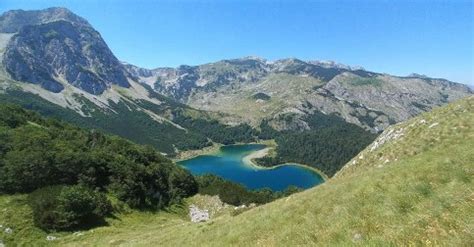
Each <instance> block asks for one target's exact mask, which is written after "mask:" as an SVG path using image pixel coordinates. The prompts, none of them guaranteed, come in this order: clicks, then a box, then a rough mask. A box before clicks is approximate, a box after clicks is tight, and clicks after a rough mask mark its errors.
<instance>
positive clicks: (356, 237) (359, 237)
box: [352, 233, 362, 241]
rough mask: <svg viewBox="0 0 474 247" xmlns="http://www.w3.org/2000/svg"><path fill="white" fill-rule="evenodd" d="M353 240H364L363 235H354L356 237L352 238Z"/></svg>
mask: <svg viewBox="0 0 474 247" xmlns="http://www.w3.org/2000/svg"><path fill="white" fill-rule="evenodd" d="M352 240H354V241H360V240H362V234H360V233H356V234H354V236H353V237H352Z"/></svg>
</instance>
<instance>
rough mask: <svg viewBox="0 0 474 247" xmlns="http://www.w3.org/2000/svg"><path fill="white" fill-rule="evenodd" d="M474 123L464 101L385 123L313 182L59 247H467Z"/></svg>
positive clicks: (106, 230) (471, 105)
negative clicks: (215, 213) (341, 164)
mask: <svg viewBox="0 0 474 247" xmlns="http://www.w3.org/2000/svg"><path fill="white" fill-rule="evenodd" d="M473 123H474V97H469V98H466V99H463V100H460V101H457V102H454V103H451V104H449V105H448V106H446V107H442V108H437V109H434V110H433V111H432V112H429V113H424V114H421V115H420V116H419V117H416V118H413V119H411V120H409V121H407V122H403V123H400V124H397V125H394V126H391V127H389V128H388V129H387V130H385V132H384V133H383V134H382V135H381V136H380V137H379V138H378V139H377V140H376V141H375V142H374V143H373V144H372V145H371V146H369V147H368V148H367V149H365V150H364V151H363V152H361V153H360V154H359V155H358V156H356V157H355V158H354V159H353V160H352V161H351V162H349V163H348V165H347V166H346V168H345V169H343V170H342V171H341V172H340V173H339V174H338V175H337V176H336V177H335V178H333V179H330V180H329V181H327V182H326V183H324V184H323V185H320V186H318V187H316V188H313V189H310V190H307V191H304V192H301V193H298V194H295V195H292V196H290V197H288V198H283V199H281V200H278V201H275V202H273V203H270V204H267V205H264V206H260V207H257V208H255V209H251V210H249V211H247V212H244V213H242V214H239V215H237V216H229V215H227V216H221V217H218V218H216V219H214V220H212V221H210V222H208V223H202V224H195V223H191V222H186V220H184V219H183V218H181V217H177V216H170V215H165V214H160V215H157V216H151V215H147V216H145V215H143V216H140V215H134V216H133V217H127V216H123V219H122V220H123V222H124V223H123V224H122V223H120V222H113V223H112V225H111V226H110V227H103V228H99V229H96V230H95V231H94V232H90V233H89V232H88V233H85V235H83V236H80V237H77V236H74V235H68V236H64V237H62V239H61V240H60V244H61V245H71V246H75V245H84V244H89V245H90V244H95V245H107V244H113V243H120V244H123V245H128V244H133V245H137V246H149V245H160V246H181V245H201V246H202V245H206V246H223V245H240V246H288V245H318V246H328V245H354V244H355V245H362V246H364V245H374V246H379V245H435V246H472V244H473V243H474V238H473V234H472V230H473V229H474V217H473V215H474V208H473V207H472V200H473V194H472V188H473V187H474V181H473V179H472V177H473V176H474V173H473V170H472V168H473V164H474V153H473V152H472V150H473V148H474V141H473V140H474V125H473ZM139 219H141V220H139ZM142 222H145V223H142Z"/></svg>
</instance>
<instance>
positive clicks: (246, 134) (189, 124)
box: [173, 110, 258, 145]
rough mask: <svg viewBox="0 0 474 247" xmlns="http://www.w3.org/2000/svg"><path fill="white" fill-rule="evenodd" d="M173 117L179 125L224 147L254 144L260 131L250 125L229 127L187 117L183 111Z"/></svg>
mask: <svg viewBox="0 0 474 247" xmlns="http://www.w3.org/2000/svg"><path fill="white" fill-rule="evenodd" d="M173 115H174V118H173V121H175V122H176V123H178V124H179V125H181V126H183V127H185V128H187V129H190V130H193V131H194V132H197V133H200V134H202V135H203V136H206V137H208V138H210V139H211V140H212V141H214V142H218V143H222V144H224V145H229V144H234V143H237V142H252V141H255V140H256V137H257V135H258V131H257V130H255V129H254V128H252V127H251V126H250V125H248V124H240V125H237V126H227V125H224V124H221V123H219V122H218V121H217V120H207V119H202V118H192V117H189V116H186V115H185V114H184V113H183V111H180V110H175V111H174V112H173Z"/></svg>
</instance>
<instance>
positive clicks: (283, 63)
mask: <svg viewBox="0 0 474 247" xmlns="http://www.w3.org/2000/svg"><path fill="white" fill-rule="evenodd" d="M127 69H128V70H129V72H130V73H132V74H134V75H135V76H136V77H138V78H139V79H140V81H141V82H142V83H146V84H148V85H150V86H152V87H153V88H154V89H155V90H156V91H157V92H160V93H163V94H165V95H168V96H170V97H173V98H174V99H176V100H179V101H181V102H183V103H187V104H189V105H190V106H193V107H195V108H198V109H203V110H207V111H220V112H225V113H229V114H233V115H236V116H238V117H239V118H238V121H243V122H248V123H251V124H252V125H254V126H258V125H259V124H260V123H261V121H262V119H266V120H268V121H269V122H270V124H271V125H272V126H273V127H274V128H276V129H278V130H287V129H293V130H294V129H301V128H308V126H307V122H306V121H305V120H304V118H305V116H306V115H308V114H313V113H314V112H316V111H319V112H324V113H327V114H330V113H335V114H338V115H339V116H341V117H342V118H344V119H345V120H346V121H347V122H349V123H354V124H357V125H359V126H361V127H364V128H366V129H368V130H371V131H373V132H377V131H381V130H383V129H384V128H386V127H387V126H388V125H390V124H393V123H395V122H400V121H404V120H406V119H408V118H410V117H413V116H415V115H417V114H419V113H421V112H424V111H427V110H429V109H432V108H433V107H435V106H440V105H443V104H446V103H447V102H451V101H453V100H456V99H459V98H462V97H464V96H467V95H470V94H472V91H471V90H470V89H469V88H468V87H467V86H465V85H462V84H457V83H453V82H450V81H447V80H444V79H435V78H428V77H424V76H417V75H413V76H409V77H398V76H391V75H387V74H380V73H375V72H370V71H366V70H363V69H361V68H351V67H348V66H343V65H338V64H335V63H329V62H318V61H310V62H305V61H301V60H298V59H282V60H277V61H267V60H264V59H260V58H254V57H247V58H241V59H232V60H222V61H219V62H215V63H209V64H204V65H199V66H180V67H178V68H176V69H172V68H157V69H154V70H148V71H143V70H138V69H137V68H133V67H130V66H128V67H127ZM137 72H140V73H137ZM262 94H264V95H267V97H266V98H265V99H256V98H254V96H255V95H262ZM288 117H290V118H292V121H291V122H289V123H287V121H283V120H282V119H284V118H288Z"/></svg>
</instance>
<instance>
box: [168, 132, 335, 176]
mask: <svg viewBox="0 0 474 247" xmlns="http://www.w3.org/2000/svg"><path fill="white" fill-rule="evenodd" d="M249 144H264V145H266V147H265V148H263V149H260V150H257V151H253V152H251V153H250V154H248V155H246V156H244V157H243V159H242V162H243V163H244V164H245V165H247V166H249V167H251V168H253V169H257V170H271V169H276V168H278V167H281V166H288V165H290V166H299V167H303V168H306V169H309V170H312V171H313V172H315V173H317V174H318V175H319V176H321V178H322V179H323V180H324V181H327V180H329V176H327V175H326V174H325V173H324V172H322V171H321V170H319V169H317V168H315V167H312V166H309V165H305V164H300V163H296V162H291V163H283V164H278V165H274V166H270V167H267V166H261V165H259V164H258V163H257V162H255V159H258V158H263V157H265V156H268V155H270V154H271V152H272V151H274V149H275V148H276V143H275V142H274V141H273V140H262V141H256V142H247V143H235V144H229V145H223V144H220V143H213V145H212V146H209V147H205V148H202V149H195V150H188V151H182V152H180V153H179V154H178V155H177V156H176V157H175V158H173V159H172V160H173V161H174V162H181V161H184V160H188V159H193V158H196V157H198V156H201V155H218V153H219V152H220V149H221V147H224V146H233V145H236V146H237V145H249Z"/></svg>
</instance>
